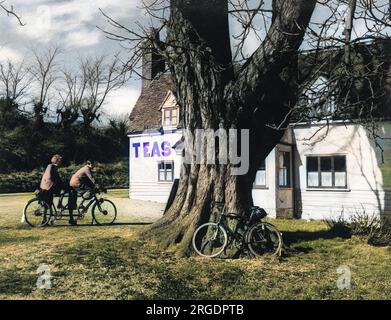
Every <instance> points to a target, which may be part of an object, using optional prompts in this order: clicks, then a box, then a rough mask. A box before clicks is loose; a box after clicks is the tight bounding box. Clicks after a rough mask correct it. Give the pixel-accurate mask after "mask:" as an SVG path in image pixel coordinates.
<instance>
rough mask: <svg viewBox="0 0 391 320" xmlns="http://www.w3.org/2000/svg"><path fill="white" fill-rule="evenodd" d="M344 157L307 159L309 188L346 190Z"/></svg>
mask: <svg viewBox="0 0 391 320" xmlns="http://www.w3.org/2000/svg"><path fill="white" fill-rule="evenodd" d="M346 176H347V173H346V156H327V157H307V186H308V187H309V188H346V187H347V179H346Z"/></svg>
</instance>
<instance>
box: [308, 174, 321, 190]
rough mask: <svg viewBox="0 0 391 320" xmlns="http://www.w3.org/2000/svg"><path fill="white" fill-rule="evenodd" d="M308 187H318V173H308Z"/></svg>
mask: <svg viewBox="0 0 391 320" xmlns="http://www.w3.org/2000/svg"><path fill="white" fill-rule="evenodd" d="M308 186H309V187H319V173H318V172H308Z"/></svg>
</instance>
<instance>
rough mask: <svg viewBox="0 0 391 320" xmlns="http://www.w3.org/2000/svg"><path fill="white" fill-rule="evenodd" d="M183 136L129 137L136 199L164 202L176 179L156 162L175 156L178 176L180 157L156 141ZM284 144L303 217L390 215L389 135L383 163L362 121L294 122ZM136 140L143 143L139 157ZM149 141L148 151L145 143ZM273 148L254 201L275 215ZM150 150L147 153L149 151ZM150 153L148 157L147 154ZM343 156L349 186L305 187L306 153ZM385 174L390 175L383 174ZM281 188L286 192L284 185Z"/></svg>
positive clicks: (387, 127)
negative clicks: (165, 178) (164, 178)
mask: <svg viewBox="0 0 391 320" xmlns="http://www.w3.org/2000/svg"><path fill="white" fill-rule="evenodd" d="M380 129H381V130H380V131H379V132H380V133H381V135H382V136H383V137H385V138H390V137H391V123H389V122H385V123H381V124H380ZM180 138H181V132H180V131H177V132H174V133H170V134H165V135H161V134H156V133H154V134H142V135H131V136H130V189H129V195H130V197H131V198H134V199H141V200H151V201H157V202H166V201H167V199H168V196H169V193H170V190H171V187H172V182H160V181H159V180H158V163H159V162H160V161H174V177H175V178H179V175H180V166H181V156H180V155H179V154H177V153H176V151H175V150H174V149H171V152H170V154H169V155H162V154H160V156H159V155H154V156H153V157H152V156H151V155H152V154H151V152H152V148H153V145H154V144H155V143H157V145H158V146H161V144H162V143H163V142H164V141H166V142H168V143H169V144H170V146H173V145H174V144H175V143H177V142H178V141H179V140H180ZM283 142H284V145H282V146H281V147H282V148H286V146H287V145H289V144H292V145H293V146H292V154H293V155H292V159H293V162H292V180H293V186H292V191H291V192H292V194H293V197H294V199H295V201H294V204H295V207H296V208H295V209H296V210H299V213H301V217H302V218H303V219H327V218H331V217H334V218H335V217H338V216H340V215H341V214H342V213H343V214H344V215H345V216H346V217H348V216H349V215H351V214H353V213H355V212H357V211H363V210H364V211H365V212H366V213H368V214H379V213H383V214H387V215H391V140H389V139H380V140H378V142H379V143H380V144H381V146H382V148H383V149H384V154H383V156H384V159H385V163H382V161H381V158H382V157H381V151H380V148H378V147H376V146H375V143H374V142H373V140H372V139H371V138H370V136H369V134H368V132H367V131H366V130H365V129H364V128H363V127H362V126H359V125H353V124H332V125H330V126H329V127H328V128H327V127H324V128H322V127H321V126H318V125H316V126H315V125H313V126H300V125H299V126H296V127H295V129H294V130H293V131H291V132H289V133H288V134H287V135H286V137H285V138H284V139H283ZM134 143H138V144H140V147H139V154H138V157H136V154H135V148H134V147H133V144H134ZM144 143H147V149H148V150H147V152H146V154H144V150H143V148H142V145H143V144H144ZM278 150H279V147H277V148H275V149H274V150H273V151H272V152H271V153H270V154H269V156H268V157H267V158H266V161H265V165H266V185H265V186H264V187H262V188H254V189H253V191H252V194H253V199H254V204H255V205H258V206H260V207H263V208H264V209H265V210H266V211H267V212H268V213H269V215H270V216H271V217H276V215H277V211H278V210H279V207H280V206H278V205H277V202H278V201H281V197H279V196H281V194H282V193H281V188H279V186H278V178H277V177H278V166H277V154H278ZM148 152H149V154H148ZM148 155H149V156H148ZM338 155H340V156H345V157H346V177H347V178H346V179H347V186H346V188H338V189H337V188H322V189H319V188H311V187H308V186H307V158H308V157H309V156H312V157H314V156H319V157H324V156H338ZM385 175H387V176H385ZM283 192H285V193H286V192H287V190H284V191H283Z"/></svg>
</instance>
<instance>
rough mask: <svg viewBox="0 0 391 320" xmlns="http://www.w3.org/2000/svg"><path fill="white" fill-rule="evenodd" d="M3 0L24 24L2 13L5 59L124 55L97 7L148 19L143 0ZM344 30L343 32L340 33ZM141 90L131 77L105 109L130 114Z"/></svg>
mask: <svg viewBox="0 0 391 320" xmlns="http://www.w3.org/2000/svg"><path fill="white" fill-rule="evenodd" d="M147 1H148V0H147ZM384 1H385V0H379V2H384ZM269 2H270V0H267V1H266V4H267V5H269V6H270V4H268V3H269ZM336 3H339V2H338V1H337V2H336ZM4 5H5V6H7V7H10V6H11V5H13V7H14V10H15V11H16V12H17V13H18V14H19V15H20V16H21V17H22V20H23V23H25V26H23V27H22V26H20V25H19V24H18V22H17V20H16V19H14V18H12V17H9V18H7V17H6V16H5V15H4V13H2V12H1V13H0V60H3V61H4V60H8V59H10V60H14V61H22V60H28V59H29V57H30V56H31V50H32V48H35V49H36V48H41V49H44V48H47V47H53V46H59V47H60V48H61V49H62V52H63V53H62V56H61V59H62V60H63V61H62V62H61V63H63V64H65V65H67V66H72V65H74V64H75V62H76V61H77V59H78V58H79V57H85V56H90V55H101V54H105V55H107V56H110V55H114V54H115V53H117V52H119V51H121V52H122V56H124V55H126V54H127V53H126V51H124V49H123V48H121V47H120V46H119V44H118V43H116V42H114V41H112V40H109V39H107V38H106V37H105V35H104V33H103V32H102V31H100V30H99V29H98V28H97V27H96V26H100V27H102V28H104V29H105V28H109V25H108V24H107V22H106V19H105V18H104V16H103V15H102V14H101V13H100V11H99V8H101V9H102V10H103V11H104V12H105V13H107V14H108V15H109V16H111V17H113V18H114V19H115V20H117V21H120V22H121V23H123V24H124V25H126V26H132V25H133V26H134V22H136V21H142V20H143V19H145V16H143V14H142V11H141V10H140V8H139V7H140V5H141V0H6V1H5V3H4ZM340 9H343V7H341V8H340ZM345 9H346V6H345ZM322 11H323V10H322V9H319V7H318V9H317V10H316V11H315V14H314V16H313V21H314V20H319V19H320V20H322V18H323V17H324V14H325V13H323V14H322ZM342 12H344V10H342ZM231 22H232V20H231ZM260 22H261V21H260ZM361 25H363V24H362V23H361ZM336 27H337V28H338V27H340V26H336ZM237 28H238V26H235V25H233V24H232V23H231V31H232V32H233V33H236V32H237V31H238V30H236V29H237ZM359 29H360V26H359V25H355V30H359ZM342 30H343V28H341V30H340V32H339V33H340V34H341V35H342ZM261 32H262V31H261ZM258 45H259V42H258V41H257V39H256V37H254V35H253V34H250V36H249V37H248V40H247V42H246V46H245V49H247V52H248V53H251V52H252V51H253V50H255V49H256V48H257V47H258ZM139 94H140V81H139V80H137V81H136V80H133V81H131V82H129V84H128V85H127V86H126V87H123V88H121V89H120V90H118V91H115V92H112V93H111V96H110V97H109V99H108V101H107V105H106V106H105V111H106V113H108V114H125V113H129V112H130V111H131V108H132V107H133V105H134V103H135V102H136V100H137V98H138V96H139Z"/></svg>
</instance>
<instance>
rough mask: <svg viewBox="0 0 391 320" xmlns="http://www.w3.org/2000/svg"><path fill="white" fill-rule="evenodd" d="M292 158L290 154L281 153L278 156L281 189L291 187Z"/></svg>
mask: <svg viewBox="0 0 391 320" xmlns="http://www.w3.org/2000/svg"><path fill="white" fill-rule="evenodd" d="M290 160H291V157H290V153H289V152H281V153H280V154H279V155H278V163H279V165H280V170H279V173H278V180H279V182H278V184H279V186H280V187H290V166H291V163H290Z"/></svg>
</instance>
